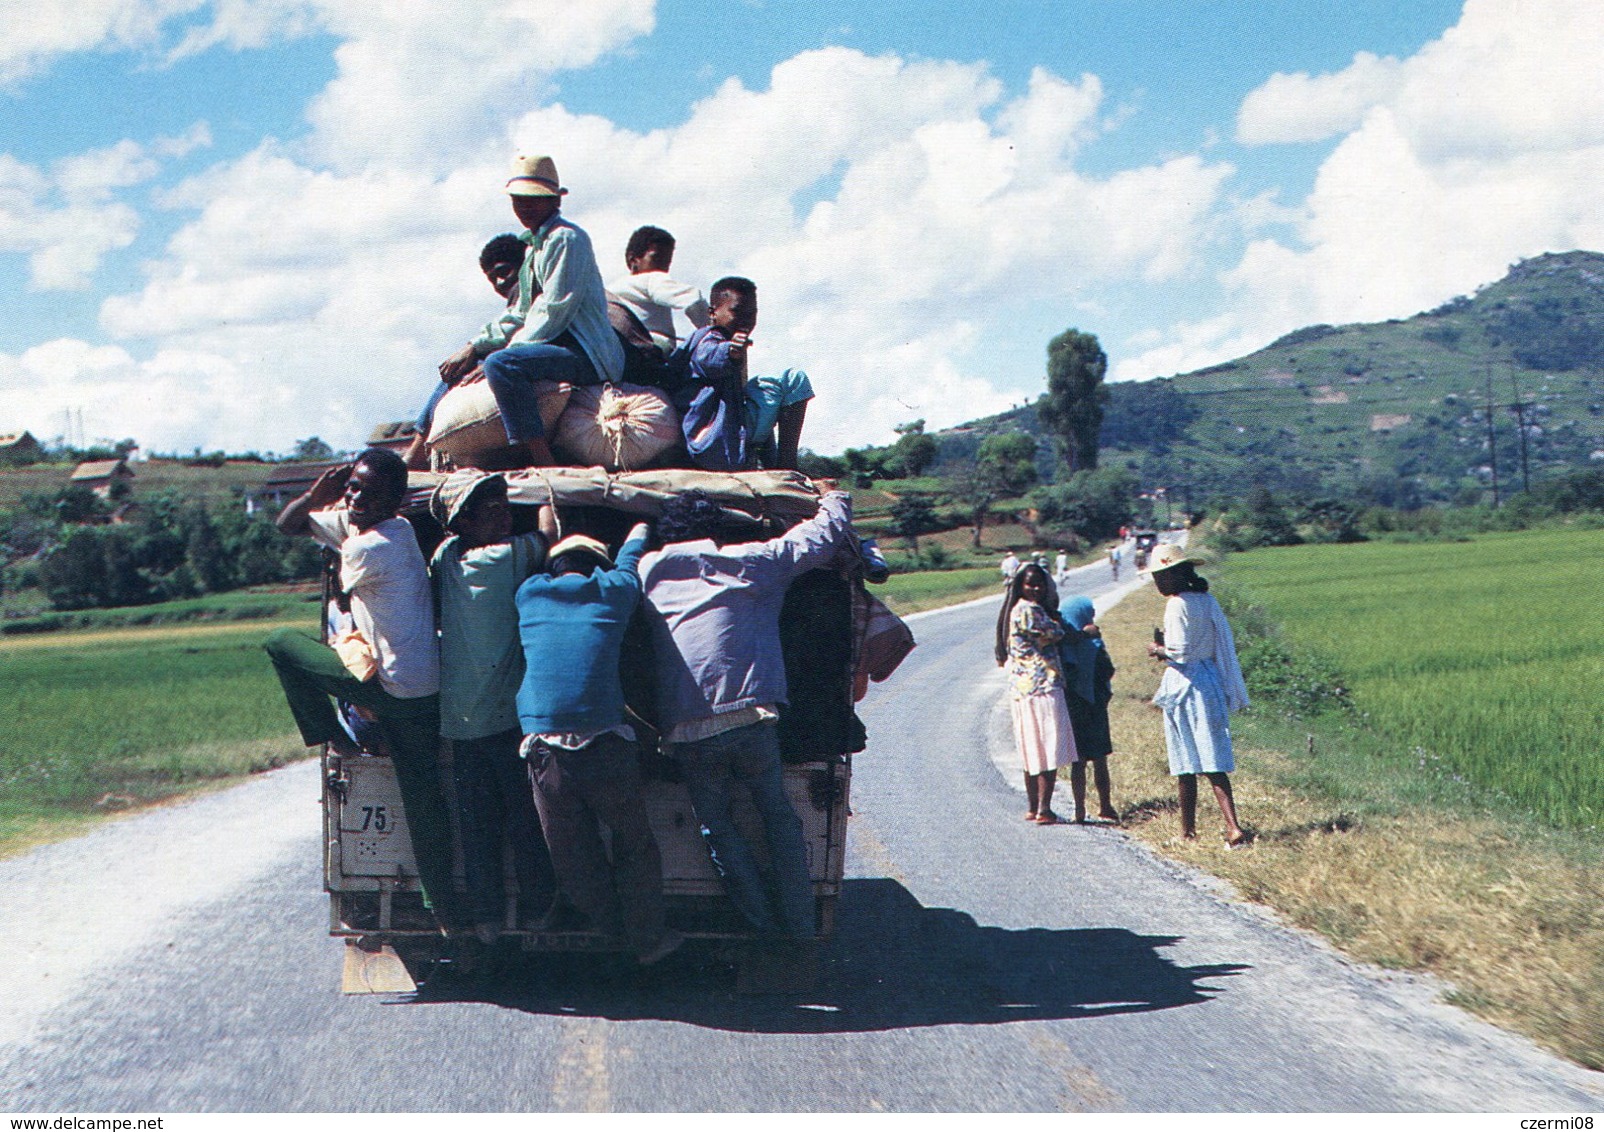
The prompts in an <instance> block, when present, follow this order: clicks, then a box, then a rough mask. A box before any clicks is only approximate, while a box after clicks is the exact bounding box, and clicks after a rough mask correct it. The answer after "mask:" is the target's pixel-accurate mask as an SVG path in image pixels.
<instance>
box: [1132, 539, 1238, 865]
mask: <svg viewBox="0 0 1604 1132" xmlns="http://www.w3.org/2000/svg"><path fill="white" fill-rule="evenodd" d="M1198 561H1200V560H1199V559H1197V558H1192V557H1188V556H1187V554H1186V551H1184V550H1183V549H1181V548H1180V547H1178V546H1172V545H1169V544H1165V545H1162V546H1159V547H1157V548H1156V549H1155V550H1154V551H1153V554H1152V558H1151V560H1150V563H1149V567H1148V573H1149V574H1151V575H1152V577H1153V585H1154V586H1156V587H1157V588H1158V592H1159V593H1161V594H1163V595H1164V596H1165V597H1167V598H1169V601H1168V602H1166V603H1165V606H1164V629H1163V633H1162V637H1163V640H1161V641H1155V642H1154V643H1153V644H1151V645H1149V646H1148V655H1149V656H1151V657H1153V658H1154V659H1155V660H1160V661H1163V662H1164V666H1165V667H1164V678H1163V679H1162V680H1161V681H1160V682H1159V686H1158V693H1157V694H1156V695H1155V696H1154V697H1153V703H1154V705H1155V706H1156V707H1158V708H1159V709H1160V710H1162V711H1163V712H1164V739H1165V743H1166V745H1167V747H1168V748H1169V760H1170V773H1171V774H1172V775H1174V776H1175V779H1176V786H1177V789H1178V791H1179V795H1180V803H1181V836H1182V837H1184V838H1186V839H1188V840H1193V839H1195V838H1196V837H1197V776H1198V775H1200V774H1201V775H1204V776H1206V777H1207V778H1208V780H1209V784H1210V785H1211V786H1213V787H1214V798H1215V801H1217V802H1218V803H1219V806H1220V816H1221V817H1223V818H1224V819H1225V843H1226V845H1228V846H1230V847H1231V848H1233V849H1234V848H1236V847H1237V846H1238V845H1244V844H1246V843H1247V842H1248V841H1249V840H1251V835H1250V834H1248V833H1247V832H1246V831H1245V830H1243V828H1242V827H1241V825H1240V824H1238V822H1237V815H1236V799H1235V797H1234V796H1233V795H1232V792H1231V776H1230V772H1231V771H1233V770H1235V769H1236V760H1235V757H1234V756H1233V754H1232V750H1231V724H1230V718H1229V717H1230V713H1231V712H1233V711H1240V710H1241V709H1243V708H1245V707H1247V706H1248V690H1247V685H1246V684H1244V683H1243V680H1242V666H1241V665H1240V664H1239V663H1238V662H1237V656H1236V641H1235V639H1234V638H1233V637H1232V636H1231V626H1230V625H1229V624H1227V623H1226V620H1225V612H1224V611H1223V610H1222V609H1221V608H1220V603H1219V602H1218V601H1216V600H1215V599H1214V597H1213V596H1212V595H1211V594H1210V593H1209V584H1208V582H1207V581H1206V580H1204V579H1203V578H1202V577H1200V576H1199V575H1198V573H1197V568H1196V565H1195V564H1196V563H1197V562H1198Z"/></svg>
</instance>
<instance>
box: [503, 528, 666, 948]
mask: <svg viewBox="0 0 1604 1132" xmlns="http://www.w3.org/2000/svg"><path fill="white" fill-rule="evenodd" d="M646 537H647V527H646V524H644V523H639V524H637V525H636V526H635V528H634V529H633V530H632V531H630V533H629V537H628V538H627V539H625V540H624V545H623V546H622V547H621V548H620V549H619V551H618V561H617V562H616V563H615V562H614V561H613V559H612V556H611V555H609V554H608V552H607V547H606V546H605V545H604V544H603V543H601V542H600V541H598V540H597V539H594V538H591V537H590V536H589V535H570V536H569V537H567V538H565V539H563V540H562V541H561V542H559V543H558V544H557V545H556V546H554V547H552V548H551V563H550V573H549V575H548V574H536V575H534V576H533V577H531V578H530V579H529V580H528V581H526V582H524V584H523V585H522V586H520V587H519V588H518V630H519V633H520V635H521V636H522V638H523V647H524V661H525V664H524V671H525V676H524V681H523V686H522V688H521V689H520V690H519V692H518V718H519V721H520V723H521V724H522V726H523V730H524V735H525V739H524V745H523V753H524V756H525V758H527V759H528V761H529V779H530V782H531V783H532V784H533V786H534V794H535V806H536V808H537V809H538V810H539V811H540V824H541V826H542V827H543V828H544V829H545V831H546V843H547V844H548V845H549V846H550V847H551V860H552V864H553V865H554V866H555V867H556V870H557V880H558V883H559V884H560V885H561V886H562V890H563V894H564V895H565V896H566V897H567V898H568V900H569V901H570V902H572V904H573V905H574V906H575V907H576V908H577V909H579V911H581V912H583V913H584V914H585V916H586V917H587V918H588V919H589V920H590V924H591V927H592V928H594V929H595V930H596V931H598V932H601V933H602V934H603V935H607V936H619V935H622V936H623V938H624V940H625V941H626V942H627V943H628V945H629V947H630V949H631V950H633V951H634V952H635V956H636V958H637V959H638V960H639V961H640V962H641V963H642V964H652V963H656V962H657V961H658V960H660V959H662V958H663V957H664V956H666V955H668V954H669V953H670V952H672V951H673V950H674V949H675V948H677V947H679V945H680V944H681V943H682V942H684V940H683V938H682V937H681V936H680V935H679V934H678V933H677V932H673V931H670V930H669V929H668V928H667V927H666V926H665V924H664V907H663V865H662V856H661V854H660V853H659V851H658V848H657V840H656V838H654V837H653V836H652V827H651V823H650V822H649V821H648V820H647V817H646V801H645V798H644V796H643V795H642V792H641V773H640V747H639V746H638V744H637V743H636V738H635V732H634V729H633V728H632V727H631V726H630V725H629V724H628V723H626V722H625V720H624V686H623V681H622V679H621V677H620V675H619V669H618V665H619V660H620V658H621V656H622V653H623V645H624V634H625V632H626V631H627V630H628V628H629V620H630V617H631V616H632V615H633V614H634V612H635V608H636V606H638V605H639V604H640V596H641V582H640V574H639V572H638V570H637V565H638V563H639V562H640V557H641V554H642V553H643V552H644V551H645V550H646ZM598 823H600V824H603V825H606V826H607V829H608V832H609V833H610V834H611V842H612V852H611V859H610V860H609V855H608V853H607V851H606V850H605V849H604V848H603V845H602V839H601V831H600V829H599V828H598Z"/></svg>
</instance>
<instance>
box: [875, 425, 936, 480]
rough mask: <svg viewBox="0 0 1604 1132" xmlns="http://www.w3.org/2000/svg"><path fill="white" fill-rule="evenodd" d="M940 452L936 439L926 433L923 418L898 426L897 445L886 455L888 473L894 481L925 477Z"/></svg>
mask: <svg viewBox="0 0 1604 1132" xmlns="http://www.w3.org/2000/svg"><path fill="white" fill-rule="evenodd" d="M940 452H941V445H939V444H938V443H936V438H935V437H933V436H930V435H929V434H927V433H926V432H925V422H924V420H923V418H921V419H919V420H916V421H912V422H910V423H908V424H904V425H898V426H897V440H896V443H895V444H893V445H892V446H891V447H890V449H889V450H888V451H887V453H886V459H885V470H886V473H887V475H889V476H890V477H891V478H893V479H906V478H908V477H910V476H918V475H923V474H924V471H925V469H926V468H928V467H930V465H931V464H933V463H935V462H936V457H937V455H939V454H940Z"/></svg>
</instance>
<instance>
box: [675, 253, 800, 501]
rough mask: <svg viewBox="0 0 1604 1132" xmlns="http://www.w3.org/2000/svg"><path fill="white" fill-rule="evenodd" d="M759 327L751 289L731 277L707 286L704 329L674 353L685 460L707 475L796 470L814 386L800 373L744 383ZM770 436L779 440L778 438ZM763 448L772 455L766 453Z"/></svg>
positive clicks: (745, 282)
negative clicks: (681, 380) (682, 382)
mask: <svg viewBox="0 0 1604 1132" xmlns="http://www.w3.org/2000/svg"><path fill="white" fill-rule="evenodd" d="M756 326H757V284H755V283H753V282H752V281H751V280H750V279H743V278H741V277H740V276H737V275H729V276H726V277H724V278H723V279H720V280H719V281H718V282H717V283H714V284H713V293H712V307H711V309H710V310H709V312H708V325H707V326H705V327H703V328H702V329H700V330H697V331H696V332H695V333H693V334H692V335H691V336H690V337H689V338H688V339H686V340H685V345H684V346H682V347H680V350H681V353H680V354H677V355H676V357H678V358H681V359H682V360H683V361H684V362H685V364H686V365H687V366H688V368H689V373H690V378H691V381H690V384H689V387H688V388H687V389H686V391H685V392H683V393H682V394H681V395H680V400H681V405H680V408H681V411H682V413H683V414H684V418H683V420H682V422H681V427H682V428H683V429H684V433H685V445H686V447H687V448H688V449H689V450H690V455H691V462H692V463H693V464H695V465H696V467H698V468H703V469H705V470H707V471H713V472H738V471H742V470H745V469H748V468H755V467H757V466H758V465H759V463H760V461H761V462H762V463H764V464H765V465H766V466H768V467H774V468H795V467H796V464H797V453H798V448H799V445H800V444H801V440H802V424H803V421H804V420H805V419H806V417H807V411H808V402H809V401H811V400H812V399H813V385H812V384H811V383H810V382H809V381H808V375H807V374H806V373H804V372H803V371H801V370H799V369H788V370H783V371H782V372H781V373H780V374H778V375H760V376H758V377H753V378H748V377H747V373H746V352H747V347H748V346H750V345H751V342H752V330H753V329H754V328H755V327H756ZM776 432H777V433H778V436H777V437H776ZM766 449H772V452H771V453H769V454H767V455H765V450H766Z"/></svg>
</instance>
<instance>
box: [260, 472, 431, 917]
mask: <svg viewBox="0 0 1604 1132" xmlns="http://www.w3.org/2000/svg"><path fill="white" fill-rule="evenodd" d="M406 489H407V469H406V463H405V462H404V461H403V460H402V459H401V457H399V456H397V455H396V454H395V453H394V452H388V451H386V450H384V449H382V448H369V449H368V450H367V451H365V452H363V453H362V455H361V456H360V457H358V459H357V461H356V463H355V464H344V465H340V466H338V467H333V468H330V469H329V470H328V471H326V472H324V473H323V474H322V475H321V476H319V477H318V480H317V482H316V483H314V484H313V485H312V487H311V490H309V491H307V492H306V494H304V495H302V496H300V497H298V498H296V499H294V500H291V501H290V503H289V504H288V505H286V506H285V508H284V510H283V511H282V512H280V514H279V517H278V528H279V530H281V531H283V532H284V533H285V534H287V535H309V536H311V537H312V538H314V539H316V540H317V541H318V542H319V543H321V544H322V545H323V546H326V547H328V548H329V549H330V550H333V551H335V552H337V553H338V554H339V556H340V588H341V589H342V590H344V591H345V592H346V593H347V594H349V595H350V602H351V616H352V618H353V620H354V621H355V622H356V630H357V633H358V634H360V636H361V638H362V641H365V642H366V644H367V648H366V649H362V648H361V647H360V645H359V646H357V648H356V649H354V650H350V651H348V653H347V656H346V657H345V658H344V659H342V656H341V654H340V653H337V652H336V651H335V650H334V649H333V648H330V647H329V646H328V645H325V644H322V643H320V642H319V641H318V640H317V639H316V638H315V637H313V636H312V635H311V634H309V633H305V632H302V631H300V630H296V629H281V630H279V631H278V632H276V633H274V634H273V635H272V636H270V637H269V638H268V639H267V641H266V643H265V645H264V647H265V648H266V649H267V655H268V657H269V658H270V659H271V660H272V661H273V668H274V669H275V670H276V671H277V673H278V678H279V683H280V684H282V685H283V687H284V696H285V699H287V700H288V701H289V705H290V713H291V714H292V715H294V717H295V725H296V727H297V728H299V730H300V732H301V739H302V741H303V742H305V744H306V745H307V746H308V747H315V746H317V745H318V744H320V743H327V744H328V745H329V746H330V747H331V748H332V749H333V750H334V751H335V753H337V754H339V755H342V756H355V755H357V754H359V753H360V752H359V751H358V749H357V746H356V744H355V743H353V742H352V741H351V737H350V736H349V735H347V734H346V732H345V729H344V728H342V727H341V726H340V722H339V717H338V716H337V715H336V714H335V710H334V706H333V704H332V703H331V702H330V697H331V696H332V697H334V698H335V699H339V700H343V701H345V702H347V703H352V704H356V705H358V706H360V707H365V708H367V709H369V710H370V711H372V712H373V713H374V715H375V716H377V718H378V726H379V729H380V731H381V733H382V734H383V736H384V738H385V741H386V742H387V743H388V744H389V747H390V753H391V761H392V762H393V764H394V766H395V773H396V780H397V783H398V785H399V786H400V788H401V802H402V805H403V806H404V807H405V810H406V825H407V830H408V833H409V835H410V837H411V839H412V854H413V857H414V859H415V860H416V861H417V865H418V879H419V881H420V882H421V883H422V885H423V890H424V901H425V903H426V904H428V905H429V906H430V907H431V908H433V909H434V910H435V914H436V915H437V916H439V917H440V918H441V919H442V920H445V921H447V922H452V921H453V920H454V918H455V917H456V914H457V911H458V909H457V908H456V907H455V905H456V898H455V895H454V893H453V891H452V881H451V824H450V819H449V817H448V816H447V812H446V808H445V796H444V793H443V791H442V789H441V783H440V766H439V752H440V696H439V691H440V654H439V645H438V642H437V641H436V639H435V631H434V602H433V597H432V594H431V591H430V588H429V571H428V567H427V566H426V564H425V563H424V560H423V552H422V551H421V550H420V549H419V547H418V539H417V536H416V535H415V534H414V533H413V530H412V524H410V523H408V522H407V521H406V520H405V519H403V518H401V517H400V515H399V512H400V509H401V502H402V500H403V499H404V498H405V496H406ZM336 504H339V506H336ZM362 652H367V653H370V654H371V658H372V659H371V661H368V662H367V663H366V664H365V665H364V663H363V659H362V658H361V657H360V656H354V655H352V653H362Z"/></svg>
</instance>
